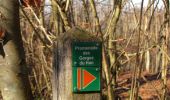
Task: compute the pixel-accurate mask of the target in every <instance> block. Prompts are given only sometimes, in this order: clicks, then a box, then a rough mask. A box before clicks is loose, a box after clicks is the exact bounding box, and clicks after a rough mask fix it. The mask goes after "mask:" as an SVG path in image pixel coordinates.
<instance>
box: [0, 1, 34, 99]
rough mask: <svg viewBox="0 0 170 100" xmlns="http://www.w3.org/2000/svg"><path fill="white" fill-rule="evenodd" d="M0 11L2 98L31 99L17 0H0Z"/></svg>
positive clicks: (0, 86)
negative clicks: (3, 52)
mask: <svg viewBox="0 0 170 100" xmlns="http://www.w3.org/2000/svg"><path fill="white" fill-rule="evenodd" d="M0 11H1V12H0V13H1V15H3V16H4V19H2V18H1V19H0V27H1V28H3V29H4V30H6V32H5V38H4V51H5V55H6V56H5V58H3V57H2V56H0V72H1V73H0V91H1V92H2V96H3V99H4V100H32V98H31V90H30V85H29V81H28V73H27V71H28V69H27V66H26V63H25V53H24V48H23V44H22V39H21V34H20V23H19V4H18V1H17V0H12V1H11V0H0ZM7 40H9V41H8V42H6V41H7ZM5 42H6V43H5Z"/></svg>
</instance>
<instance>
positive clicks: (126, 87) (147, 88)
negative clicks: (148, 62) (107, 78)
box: [116, 72, 170, 100]
mask: <svg viewBox="0 0 170 100" xmlns="http://www.w3.org/2000/svg"><path fill="white" fill-rule="evenodd" d="M132 73H133V72H126V73H122V74H121V75H119V77H118V81H117V82H118V87H117V89H116V94H117V95H118V96H119V97H120V98H121V100H127V99H128V98H129V94H130V88H131V82H132ZM141 76H142V77H141V78H140V79H139V80H138V81H139V82H140V87H139V96H140V97H141V99H142V100H160V96H161V95H162V89H163V82H162V80H161V74H160V73H157V74H151V73H147V72H143V73H142V75H141ZM167 90H168V93H167V96H170V74H168V75H167Z"/></svg>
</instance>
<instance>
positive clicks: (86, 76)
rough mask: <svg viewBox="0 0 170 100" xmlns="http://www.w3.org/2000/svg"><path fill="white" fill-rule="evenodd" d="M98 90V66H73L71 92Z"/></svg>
mask: <svg viewBox="0 0 170 100" xmlns="http://www.w3.org/2000/svg"><path fill="white" fill-rule="evenodd" d="M97 91H100V68H97V67H96V68H94V67H73V92H97Z"/></svg>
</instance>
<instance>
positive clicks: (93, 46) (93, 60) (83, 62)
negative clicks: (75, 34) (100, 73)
mask: <svg viewBox="0 0 170 100" xmlns="http://www.w3.org/2000/svg"><path fill="white" fill-rule="evenodd" d="M101 47H102V46H101V42H73V44H72V66H74V67H82V66H84V67H101V52H102V50H101Z"/></svg>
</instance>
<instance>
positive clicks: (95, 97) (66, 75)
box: [53, 28, 101, 100]
mask: <svg viewBox="0 0 170 100" xmlns="http://www.w3.org/2000/svg"><path fill="white" fill-rule="evenodd" d="M73 41H89V42H90V41H99V39H97V38H96V37H95V36H94V35H92V34H89V33H88V32H86V31H84V30H82V29H80V28H73V29H71V30H69V31H68V32H66V33H63V34H61V36H59V37H58V39H57V40H56V41H55V43H54V59H53V68H54V72H53V100H101V93H93V92H91V93H79V94H78V93H73V90H72V57H71V56H72V52H71V44H72V42H73Z"/></svg>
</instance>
